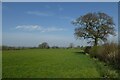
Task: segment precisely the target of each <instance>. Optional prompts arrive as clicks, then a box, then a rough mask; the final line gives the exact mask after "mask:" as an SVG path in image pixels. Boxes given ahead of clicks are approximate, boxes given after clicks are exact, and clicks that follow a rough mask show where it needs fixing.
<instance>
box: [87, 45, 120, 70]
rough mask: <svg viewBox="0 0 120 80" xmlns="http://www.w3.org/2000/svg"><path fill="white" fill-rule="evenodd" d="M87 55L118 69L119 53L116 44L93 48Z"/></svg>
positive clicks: (119, 63)
mask: <svg viewBox="0 0 120 80" xmlns="http://www.w3.org/2000/svg"><path fill="white" fill-rule="evenodd" d="M119 50H120V49H119ZM89 53H90V56H91V57H94V58H98V59H99V60H101V61H104V62H106V63H108V64H112V65H114V67H116V68H120V53H118V45H117V44H116V43H106V44H104V45H102V46H94V47H92V48H91V49H90V50H89Z"/></svg>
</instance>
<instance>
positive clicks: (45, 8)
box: [2, 2, 118, 47]
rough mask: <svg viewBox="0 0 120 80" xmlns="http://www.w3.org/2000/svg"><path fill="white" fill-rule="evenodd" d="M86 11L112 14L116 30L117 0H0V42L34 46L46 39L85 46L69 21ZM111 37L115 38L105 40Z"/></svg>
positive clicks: (60, 43)
mask: <svg viewBox="0 0 120 80" xmlns="http://www.w3.org/2000/svg"><path fill="white" fill-rule="evenodd" d="M89 12H104V13H106V14H108V15H109V16H111V17H113V20H114V22H115V24H116V32H117V28H118V3H117V2H99V3H98V2H90V3H89V2H3V4H2V26H3V27H2V35H3V37H2V42H3V45H8V46H26V47H28V46H32V47H34V46H38V45H39V44H41V43H42V42H47V43H48V44H49V45H50V46H60V47H66V46H69V44H70V43H74V45H75V46H77V45H79V46H86V45H88V44H87V41H86V40H84V39H82V40H76V38H75V36H74V29H75V26H74V25H73V24H72V23H71V21H73V20H75V19H76V18H78V17H80V16H82V15H85V14H87V13H89ZM113 39H114V41H115V40H117V38H116V37H110V39H109V40H113Z"/></svg>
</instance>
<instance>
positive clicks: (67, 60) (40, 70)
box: [2, 49, 101, 78]
mask: <svg viewBox="0 0 120 80" xmlns="http://www.w3.org/2000/svg"><path fill="white" fill-rule="evenodd" d="M2 56H3V67H2V68H3V69H2V70H3V72H2V76H3V78H99V77H101V76H100V73H99V69H98V67H97V66H98V65H97V64H96V63H95V61H94V60H93V59H92V58H90V57H89V56H88V55H85V54H83V53H82V51H81V50H80V49H26V50H8V51H3V54H2Z"/></svg>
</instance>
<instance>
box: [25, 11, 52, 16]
mask: <svg viewBox="0 0 120 80" xmlns="http://www.w3.org/2000/svg"><path fill="white" fill-rule="evenodd" d="M27 14H32V15H37V16H46V17H47V16H53V15H54V14H53V13H50V12H40V11H28V12H27Z"/></svg>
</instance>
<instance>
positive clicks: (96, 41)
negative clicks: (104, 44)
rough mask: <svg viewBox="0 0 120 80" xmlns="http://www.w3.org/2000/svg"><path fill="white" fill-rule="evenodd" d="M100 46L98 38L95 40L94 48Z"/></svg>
mask: <svg viewBox="0 0 120 80" xmlns="http://www.w3.org/2000/svg"><path fill="white" fill-rule="evenodd" d="M97 45H98V38H95V42H94V46H97Z"/></svg>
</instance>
